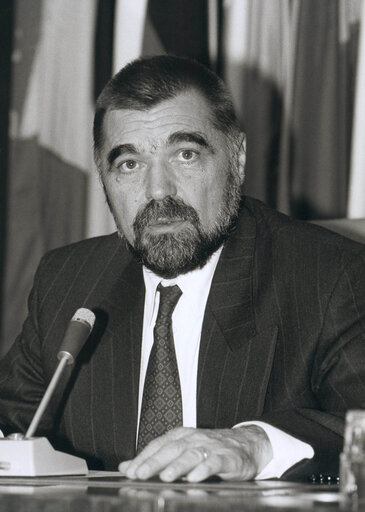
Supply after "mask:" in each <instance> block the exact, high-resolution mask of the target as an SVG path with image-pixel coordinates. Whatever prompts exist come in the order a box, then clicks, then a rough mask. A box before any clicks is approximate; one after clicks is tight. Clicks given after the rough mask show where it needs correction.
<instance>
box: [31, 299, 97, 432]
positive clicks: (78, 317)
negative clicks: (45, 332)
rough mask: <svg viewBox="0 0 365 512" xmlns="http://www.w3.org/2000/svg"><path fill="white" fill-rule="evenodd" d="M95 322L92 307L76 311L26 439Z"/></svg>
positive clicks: (35, 427)
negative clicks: (56, 364)
mask: <svg viewBox="0 0 365 512" xmlns="http://www.w3.org/2000/svg"><path fill="white" fill-rule="evenodd" d="M94 323H95V315H94V313H93V312H92V311H90V309H86V308H80V309H78V310H77V311H76V313H75V314H74V315H73V317H72V318H71V320H70V323H69V324H68V327H67V329H66V333H65V336H64V338H63V341H62V343H61V346H60V350H59V352H58V354H57V358H58V359H59V361H60V362H59V363H58V366H57V368H56V371H55V372H54V374H53V377H52V379H51V381H50V383H49V385H48V387H47V390H46V392H45V394H44V396H43V398H42V400H41V402H40V404H39V406H38V409H37V411H36V413H35V415H34V416H33V419H32V422H31V424H30V425H29V428H28V430H27V431H26V433H25V439H29V438H30V437H33V434H34V432H35V431H36V429H37V427H38V424H39V422H40V420H41V418H42V416H43V413H44V411H45V410H46V407H47V405H48V404H49V401H50V399H51V397H52V395H53V393H54V390H55V388H56V386H57V384H58V382H59V380H60V377H61V375H62V372H63V370H64V368H65V367H66V365H70V364H73V363H74V362H75V359H76V357H77V356H78V354H79V352H80V350H81V349H82V347H83V346H84V344H85V341H86V340H87V338H88V337H89V335H90V332H91V330H92V328H93V327H94Z"/></svg>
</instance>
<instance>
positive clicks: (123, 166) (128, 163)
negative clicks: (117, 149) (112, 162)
mask: <svg viewBox="0 0 365 512" xmlns="http://www.w3.org/2000/svg"><path fill="white" fill-rule="evenodd" d="M116 167H117V169H119V170H120V171H124V172H129V171H134V170H136V169H138V167H139V163H138V162H137V161H136V160H124V162H121V163H120V164H118V165H117V166H116Z"/></svg>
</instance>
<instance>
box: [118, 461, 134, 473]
mask: <svg viewBox="0 0 365 512" xmlns="http://www.w3.org/2000/svg"><path fill="white" fill-rule="evenodd" d="M131 462H132V461H131V460H124V461H123V462H121V463H120V464H119V466H118V471H119V472H120V473H122V475H125V474H126V471H127V469H128V467H129V466H130V464H131Z"/></svg>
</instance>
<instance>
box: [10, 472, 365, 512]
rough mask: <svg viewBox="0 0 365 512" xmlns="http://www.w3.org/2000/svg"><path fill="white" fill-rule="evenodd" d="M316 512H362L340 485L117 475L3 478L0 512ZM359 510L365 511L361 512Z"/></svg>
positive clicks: (109, 473) (104, 473) (106, 473)
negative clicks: (139, 478) (169, 480)
mask: <svg viewBox="0 0 365 512" xmlns="http://www.w3.org/2000/svg"><path fill="white" fill-rule="evenodd" d="M307 510H315V511H318V512H335V511H341V512H342V511H345V512H350V511H351V512H353V511H354V510H360V508H356V507H355V506H354V505H353V504H350V503H347V502H345V501H344V499H343V497H342V495H341V493H340V492H339V489H338V486H336V485H328V484H322V485H320V484H311V483H308V484H301V483H294V482H283V481H278V480H270V481H261V482H219V481H207V482H203V483H199V484H188V483H186V482H176V483H173V484H165V483H162V482H160V481H159V480H158V479H156V480H151V481H147V482H136V481H130V480H127V479H125V478H124V477H122V476H120V475H119V473H117V472H115V473H113V472H90V473H89V475H88V476H86V477H40V478H19V477H18V478H12V477H2V478H0V512H121V511H125V512H188V511H189V512H205V511H209V512H223V511H224V512H226V511H227V512H228V511H229V512H246V511H247V512H269V511H270V512H279V511H280V512H282V511H284V512H292V511H293V512H294V511H307ZM361 510H365V508H364V509H361Z"/></svg>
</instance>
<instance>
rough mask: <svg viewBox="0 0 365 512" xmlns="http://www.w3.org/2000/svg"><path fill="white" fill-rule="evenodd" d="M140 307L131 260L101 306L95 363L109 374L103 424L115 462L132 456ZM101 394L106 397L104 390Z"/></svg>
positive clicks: (137, 274) (140, 289)
mask: <svg viewBox="0 0 365 512" xmlns="http://www.w3.org/2000/svg"><path fill="white" fill-rule="evenodd" d="M143 307H144V282H143V274H142V268H141V265H139V264H138V263H136V262H135V261H134V260H133V259H132V260H131V261H130V263H129V264H128V265H127V266H126V267H125V270H124V271H123V272H122V274H121V275H120V277H119V278H118V279H117V281H116V282H115V284H114V285H113V287H112V288H111V290H110V292H109V293H108V294H107V296H106V297H105V299H104V301H103V303H102V304H101V310H103V311H104V312H106V315H107V322H106V323H107V327H106V333H105V335H106V336H105V338H106V339H105V345H106V347H105V350H104V352H105V361H104V363H103V362H102V361H98V362H97V363H96V364H99V365H100V368H101V369H102V368H103V364H105V366H104V368H103V371H104V372H105V371H106V372H108V371H110V372H111V374H112V375H111V377H112V378H110V379H108V377H109V376H108V377H106V380H107V381H108V382H109V383H110V384H109V388H110V389H109V392H110V393H111V395H112V397H113V398H112V402H113V403H112V406H111V409H112V417H110V413H109V417H104V418H103V421H104V422H109V423H110V425H111V431H112V432H113V434H112V435H113V437H114V439H113V443H114V450H115V455H116V458H117V460H118V461H120V460H124V459H127V458H131V457H133V456H134V451H133V448H134V446H135V436H136V425H137V410H138V409H137V407H138V385H139V365H140V351H141V340H142V326H143ZM107 357H109V364H108V360H107ZM110 361H111V363H110ZM110 364H111V365H112V368H110ZM102 393H103V394H104V395H105V390H102ZM108 399H109V397H108ZM105 442H108V443H110V442H111V439H108V440H105Z"/></svg>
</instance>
